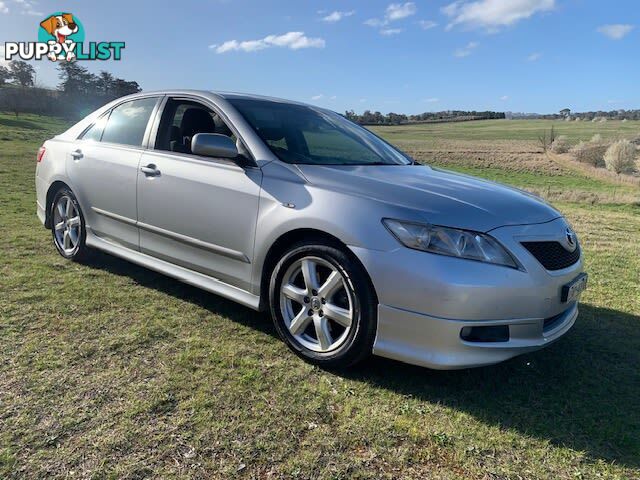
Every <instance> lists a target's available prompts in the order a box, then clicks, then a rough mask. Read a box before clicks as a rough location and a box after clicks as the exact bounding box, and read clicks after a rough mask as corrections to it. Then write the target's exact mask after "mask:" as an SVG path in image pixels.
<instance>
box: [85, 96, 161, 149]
mask: <svg viewBox="0 0 640 480" xmlns="http://www.w3.org/2000/svg"><path fill="white" fill-rule="evenodd" d="M156 102H157V99H156V98H142V99H140V100H132V101H130V102H125V103H123V104H121V105H118V106H117V107H116V108H114V109H113V110H112V111H111V115H109V119H108V120H107V124H106V125H105V127H104V132H103V133H102V141H103V142H109V143H118V144H121V145H132V146H135V147H139V146H141V145H142V140H143V138H144V132H145V130H146V129H147V123H149V118H151V112H153V107H155V105H156ZM87 133H89V132H87Z"/></svg>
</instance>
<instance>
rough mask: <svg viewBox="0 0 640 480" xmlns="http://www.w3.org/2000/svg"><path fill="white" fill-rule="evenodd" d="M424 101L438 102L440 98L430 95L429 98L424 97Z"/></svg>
mask: <svg viewBox="0 0 640 480" xmlns="http://www.w3.org/2000/svg"><path fill="white" fill-rule="evenodd" d="M424 101H425V102H427V103H436V102H439V101H440V99H439V98H436V97H431V98H425V99H424Z"/></svg>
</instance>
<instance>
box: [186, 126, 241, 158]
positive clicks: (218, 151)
mask: <svg viewBox="0 0 640 480" xmlns="http://www.w3.org/2000/svg"><path fill="white" fill-rule="evenodd" d="M191 152H192V153H193V154H194V155H202V156H203V157H216V158H228V159H230V160H235V159H236V158H237V157H238V155H239V154H238V149H237V148H236V144H235V142H234V141H233V140H231V138H230V137H227V136H226V135H220V134H218V133H196V134H195V135H194V136H193V138H192V139H191Z"/></svg>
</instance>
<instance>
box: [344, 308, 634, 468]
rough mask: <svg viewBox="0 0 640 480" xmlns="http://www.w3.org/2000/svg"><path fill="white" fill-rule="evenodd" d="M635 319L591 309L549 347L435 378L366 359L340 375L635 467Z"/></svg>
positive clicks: (421, 370) (439, 373) (437, 374)
mask: <svg viewBox="0 0 640 480" xmlns="http://www.w3.org/2000/svg"><path fill="white" fill-rule="evenodd" d="M639 326H640V317H638V316H635V315H629V314H626V313H622V312H619V311H615V310H610V309H606V308H598V307H594V306H591V305H585V304H583V305H581V306H580V316H579V318H578V320H577V322H576V324H575V326H574V327H573V329H572V331H570V332H569V333H568V334H567V336H565V337H564V338H562V339H560V340H559V341H558V342H556V343H555V344H554V345H551V346H550V347H549V348H547V349H544V350H541V351H538V352H534V353H531V354H527V355H523V356H520V357H516V358H514V359H512V360H509V361H507V362H504V363H501V364H498V365H493V366H489V367H483V368H476V369H468V370H458V371H435V370H428V369H424V368H419V367H414V366H408V365H405V364H402V363H400V362H395V361H391V360H386V359H382V358H375V357H373V358H371V359H370V360H368V361H366V362H365V363H363V364H361V365H359V366H357V367H356V368H355V369H354V370H353V371H352V372H348V373H346V374H345V375H344V376H345V377H346V378H350V379H352V380H357V381H362V382H366V383H368V384H370V385H373V386H375V387H378V388H385V389H388V390H392V391H395V392H398V393H401V394H403V395H410V396H412V397H414V398H417V399H421V400H424V401H428V402H431V403H439V404H443V405H446V406H448V407H451V408H455V409H458V410H460V411H464V412H467V413H468V414H470V415H472V416H473V417H475V418H477V419H478V420H480V421H482V422H485V423H487V424H490V425H495V426H499V427H500V428H503V429H515V430H517V431H518V432H521V433H523V434H525V435H531V436H534V437H537V438H542V439H546V440H548V441H549V442H550V443H551V444H553V445H555V446H563V447H568V448H571V449H573V450H578V451H583V452H585V453H586V455H587V456H588V458H589V459H590V460H591V461H597V460H604V461H607V462H615V463H618V464H623V465H626V466H628V467H638V466H640V334H639V333H638V330H637V328H638V327H639Z"/></svg>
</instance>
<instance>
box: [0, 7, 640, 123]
mask: <svg viewBox="0 0 640 480" xmlns="http://www.w3.org/2000/svg"><path fill="white" fill-rule="evenodd" d="M639 6H640V5H639V2H638V0H609V1H603V0H459V1H454V0H444V1H439V0H415V1H412V2H404V1H389V0H386V1H381V0H367V1H350V0H318V1H316V0H281V1H265V0H181V1H180V2H161V1H158V0H155V1H152V0H128V1H123V0H110V1H109V2H105V1H95V0H83V1H82V2H77V1H57V2H51V1H50V0H37V1H36V0H0V45H4V42H7V41H9V42H17V41H36V40H37V32H38V28H39V22H40V21H41V20H43V19H44V18H46V17H47V16H49V14H51V13H53V12H54V11H67V12H71V13H73V14H74V15H75V16H77V17H78V18H79V19H80V20H81V22H82V23H83V25H84V28H85V32H86V41H124V42H126V48H125V50H124V51H123V58H122V60H120V61H103V62H100V61H83V62H82V65H83V66H86V67H87V68H88V69H89V70H90V71H92V72H98V71H99V70H102V69H104V70H108V71H110V72H112V73H113V74H114V75H117V76H119V77H122V78H125V79H127V80H136V81H138V82H139V83H140V85H141V86H142V88H143V89H144V90H156V89H163V88H195V89H207V90H223V91H239V92H250V93H257V94H263V95H271V96H277V97H283V98H288V99H293V100H298V101H304V102H308V103H312V104H317V105H321V106H323V107H327V108H331V109H333V110H335V111H340V112H343V111H345V110H351V109H353V110H355V111H356V112H358V113H360V112H362V111H364V110H365V109H369V110H372V111H376V110H378V111H381V112H382V113H388V112H395V113H406V114H415V113H421V112H425V111H440V110H453V109H459V110H496V111H513V112H539V113H550V112H557V111H559V110H560V109H562V108H570V109H572V110H573V111H587V110H616V109H621V108H625V109H632V108H640V88H639V86H640V61H638V59H639V58H640V48H639V47H640V8H638V7H639ZM0 49H1V48H0ZM2 53H3V52H0V54H2ZM2 58H4V56H3V55H2ZM1 61H2V60H0V62H1ZM33 64H34V66H36V69H37V81H38V82H39V83H40V84H42V85H46V86H51V87H53V86H55V85H56V84H57V83H58V78H57V71H56V69H55V64H54V63H53V62H51V61H49V60H47V59H44V60H40V61H34V62H33Z"/></svg>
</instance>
